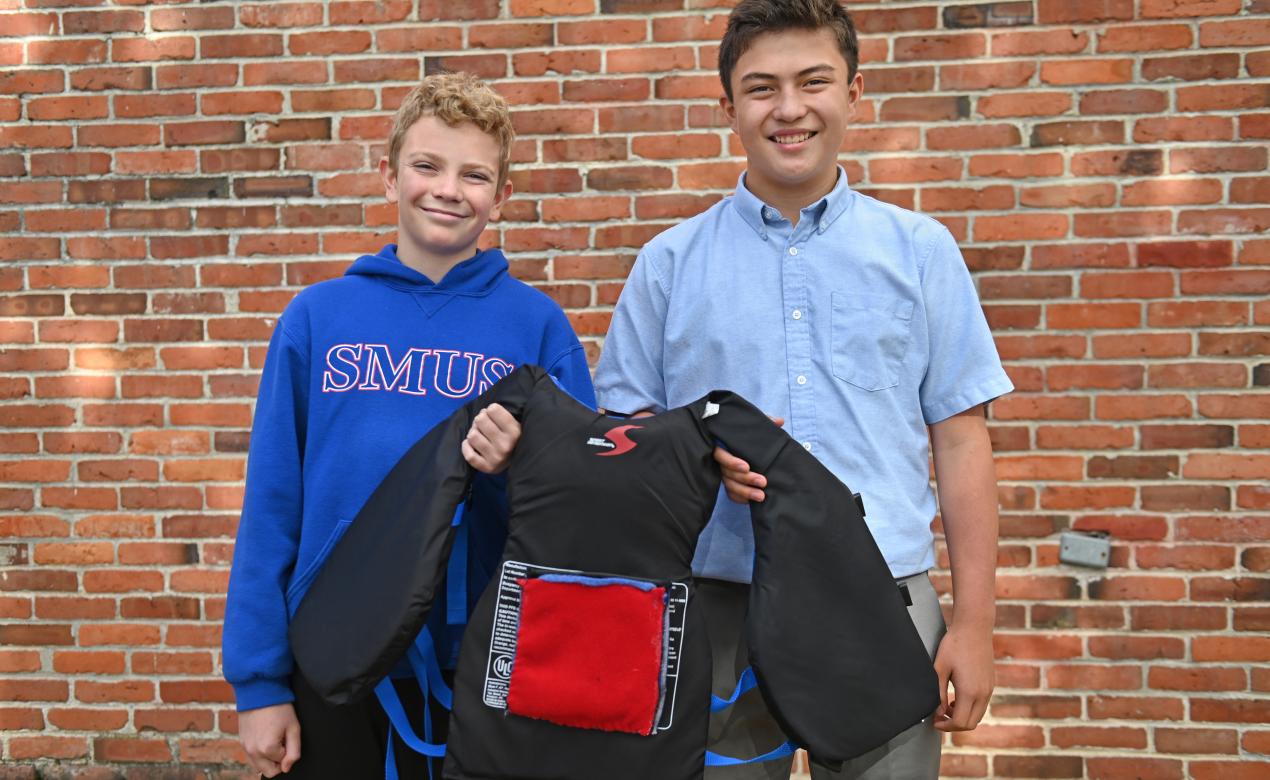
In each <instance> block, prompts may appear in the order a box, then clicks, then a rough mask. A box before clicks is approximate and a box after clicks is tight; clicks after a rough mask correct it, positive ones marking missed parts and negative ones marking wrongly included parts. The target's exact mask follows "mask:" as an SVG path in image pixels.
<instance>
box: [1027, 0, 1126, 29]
mask: <svg viewBox="0 0 1270 780" xmlns="http://www.w3.org/2000/svg"><path fill="white" fill-rule="evenodd" d="M1036 10H1037V13H1036V20H1037V22H1039V23H1041V24H1062V23H1071V22H1075V23H1088V22H1106V21H1112V20H1123V19H1132V18H1133V0H1038V3H1037V9H1036Z"/></svg>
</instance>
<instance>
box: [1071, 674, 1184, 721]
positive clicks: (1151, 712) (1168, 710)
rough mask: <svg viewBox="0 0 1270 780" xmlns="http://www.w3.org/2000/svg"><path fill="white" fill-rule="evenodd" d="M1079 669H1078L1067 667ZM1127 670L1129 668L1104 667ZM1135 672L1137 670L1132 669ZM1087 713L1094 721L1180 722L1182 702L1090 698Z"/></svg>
mask: <svg viewBox="0 0 1270 780" xmlns="http://www.w3.org/2000/svg"><path fill="white" fill-rule="evenodd" d="M1069 668H1079V667H1069ZM1104 668H1129V667H1104ZM1133 671H1137V669H1133ZM1088 713H1090V718H1095V719H1100V720H1101V719H1107V718H1114V719H1123V720H1181V719H1182V701H1181V700H1180V699H1172V697H1162V696H1142V697H1137V696H1102V695H1096V696H1090V699H1088Z"/></svg>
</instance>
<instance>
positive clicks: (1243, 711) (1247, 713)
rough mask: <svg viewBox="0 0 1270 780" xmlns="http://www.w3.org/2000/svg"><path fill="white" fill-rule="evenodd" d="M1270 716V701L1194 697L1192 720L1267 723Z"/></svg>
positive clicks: (1192, 701)
mask: <svg viewBox="0 0 1270 780" xmlns="http://www.w3.org/2000/svg"><path fill="white" fill-rule="evenodd" d="M1268 718H1270V701H1266V700H1264V699H1263V700H1259V701H1241V700H1237V699H1192V700H1191V720H1194V721H1200V722H1219V723H1265V722H1266V721H1267V719H1268Z"/></svg>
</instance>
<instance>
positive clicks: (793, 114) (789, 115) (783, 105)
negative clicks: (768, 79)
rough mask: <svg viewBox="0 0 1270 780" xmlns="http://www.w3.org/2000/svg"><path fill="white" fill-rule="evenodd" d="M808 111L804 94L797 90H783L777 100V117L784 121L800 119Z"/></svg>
mask: <svg viewBox="0 0 1270 780" xmlns="http://www.w3.org/2000/svg"><path fill="white" fill-rule="evenodd" d="M805 113H807V106H806V104H805V103H803V98H802V95H800V94H798V91H797V90H782V91H781V93H780V95H779V96H778V97H777V100H776V118H777V119H781V120H784V121H792V120H795V119H800V118H801V117H802V116H803V114H805Z"/></svg>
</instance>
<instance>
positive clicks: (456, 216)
mask: <svg viewBox="0 0 1270 780" xmlns="http://www.w3.org/2000/svg"><path fill="white" fill-rule="evenodd" d="M423 210H424V211H426V212H428V213H429V214H440V215H441V216H443V217H453V218H454V219H462V218H463V215H462V214H455V213H454V212H453V211H445V210H444V209H430V208H427V207H424V209H423Z"/></svg>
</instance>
